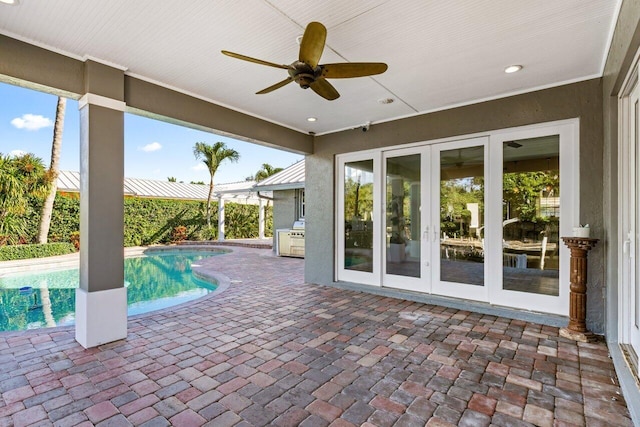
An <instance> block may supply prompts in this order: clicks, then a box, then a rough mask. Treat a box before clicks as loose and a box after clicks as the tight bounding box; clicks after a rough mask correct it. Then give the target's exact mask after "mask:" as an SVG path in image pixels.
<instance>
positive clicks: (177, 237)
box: [171, 225, 187, 243]
mask: <svg viewBox="0 0 640 427" xmlns="http://www.w3.org/2000/svg"><path fill="white" fill-rule="evenodd" d="M186 239H187V227H185V226H184V225H179V226H177V227H174V229H173V231H172V232H171V242H173V243H178V242H182V241H183V240H186Z"/></svg>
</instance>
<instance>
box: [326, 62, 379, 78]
mask: <svg viewBox="0 0 640 427" xmlns="http://www.w3.org/2000/svg"><path fill="white" fill-rule="evenodd" d="M385 71H387V64H385V63H383V62H343V63H339V64H324V65H322V77H324V78H327V79H345V78H350V77H365V76H373V75H376V74H382V73H384V72H385Z"/></svg>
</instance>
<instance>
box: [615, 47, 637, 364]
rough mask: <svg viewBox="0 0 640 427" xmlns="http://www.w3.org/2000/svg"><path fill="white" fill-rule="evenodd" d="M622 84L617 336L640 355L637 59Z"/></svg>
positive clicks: (619, 158) (620, 98)
mask: <svg viewBox="0 0 640 427" xmlns="http://www.w3.org/2000/svg"><path fill="white" fill-rule="evenodd" d="M634 62H635V64H634V65H633V67H632V68H631V71H630V72H629V75H628V76H627V77H626V79H625V82H624V83H623V87H622V90H621V91H620V96H619V99H618V111H619V123H618V189H619V190H618V208H619V209H618V224H619V227H618V241H619V242H621V245H620V246H619V247H618V271H620V273H621V277H620V280H619V288H618V337H619V342H620V343H621V344H626V345H628V346H630V347H631V348H632V349H633V350H634V351H635V356H636V359H637V357H638V356H639V355H640V330H639V329H638V325H637V323H638V322H637V318H638V313H637V310H638V308H637V307H636V304H637V298H638V295H637V292H638V280H639V279H640V277H639V274H638V273H639V271H638V270H639V268H638V266H639V262H638V261H639V260H638V258H637V257H638V256H640V254H639V253H638V250H637V249H638V244H639V242H640V230H639V229H638V228H639V227H638V225H639V224H640V218H639V216H640V209H639V208H638V203H639V202H640V182H639V181H638V178H639V177H640V175H639V174H638V170H637V168H638V167H639V166H640V153H639V152H638V150H639V147H638V133H639V132H640V129H638V117H637V114H638V105H637V103H638V101H639V98H640V83H639V81H638V80H639V78H638V56H637V55H636V59H635V61H634Z"/></svg>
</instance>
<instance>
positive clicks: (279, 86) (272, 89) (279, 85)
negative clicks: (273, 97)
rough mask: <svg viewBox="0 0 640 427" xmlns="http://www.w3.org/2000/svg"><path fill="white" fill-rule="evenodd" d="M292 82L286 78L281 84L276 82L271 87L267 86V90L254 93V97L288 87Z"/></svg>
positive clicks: (289, 78)
mask: <svg viewBox="0 0 640 427" xmlns="http://www.w3.org/2000/svg"><path fill="white" fill-rule="evenodd" d="M292 81H293V79H292V78H291V77H287V78H286V79H284V80H283V81H281V82H278V83H276V84H274V85H272V86H269V87H268V88H265V89H262V90H261V91H260V92H256V95H264V94H265V93H269V92H273V91H274V90H276V89H280V88H281V87H282V86H286V85H288V84H289V83H291V82H292Z"/></svg>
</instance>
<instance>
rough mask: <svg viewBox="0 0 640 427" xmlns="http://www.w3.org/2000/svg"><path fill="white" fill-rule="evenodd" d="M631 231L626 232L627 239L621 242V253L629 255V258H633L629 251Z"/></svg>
mask: <svg viewBox="0 0 640 427" xmlns="http://www.w3.org/2000/svg"><path fill="white" fill-rule="evenodd" d="M631 236H632V234H631V232H629V233H627V240H625V241H624V242H623V243H622V253H623V254H627V255H629V258H633V254H632V253H631Z"/></svg>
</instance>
